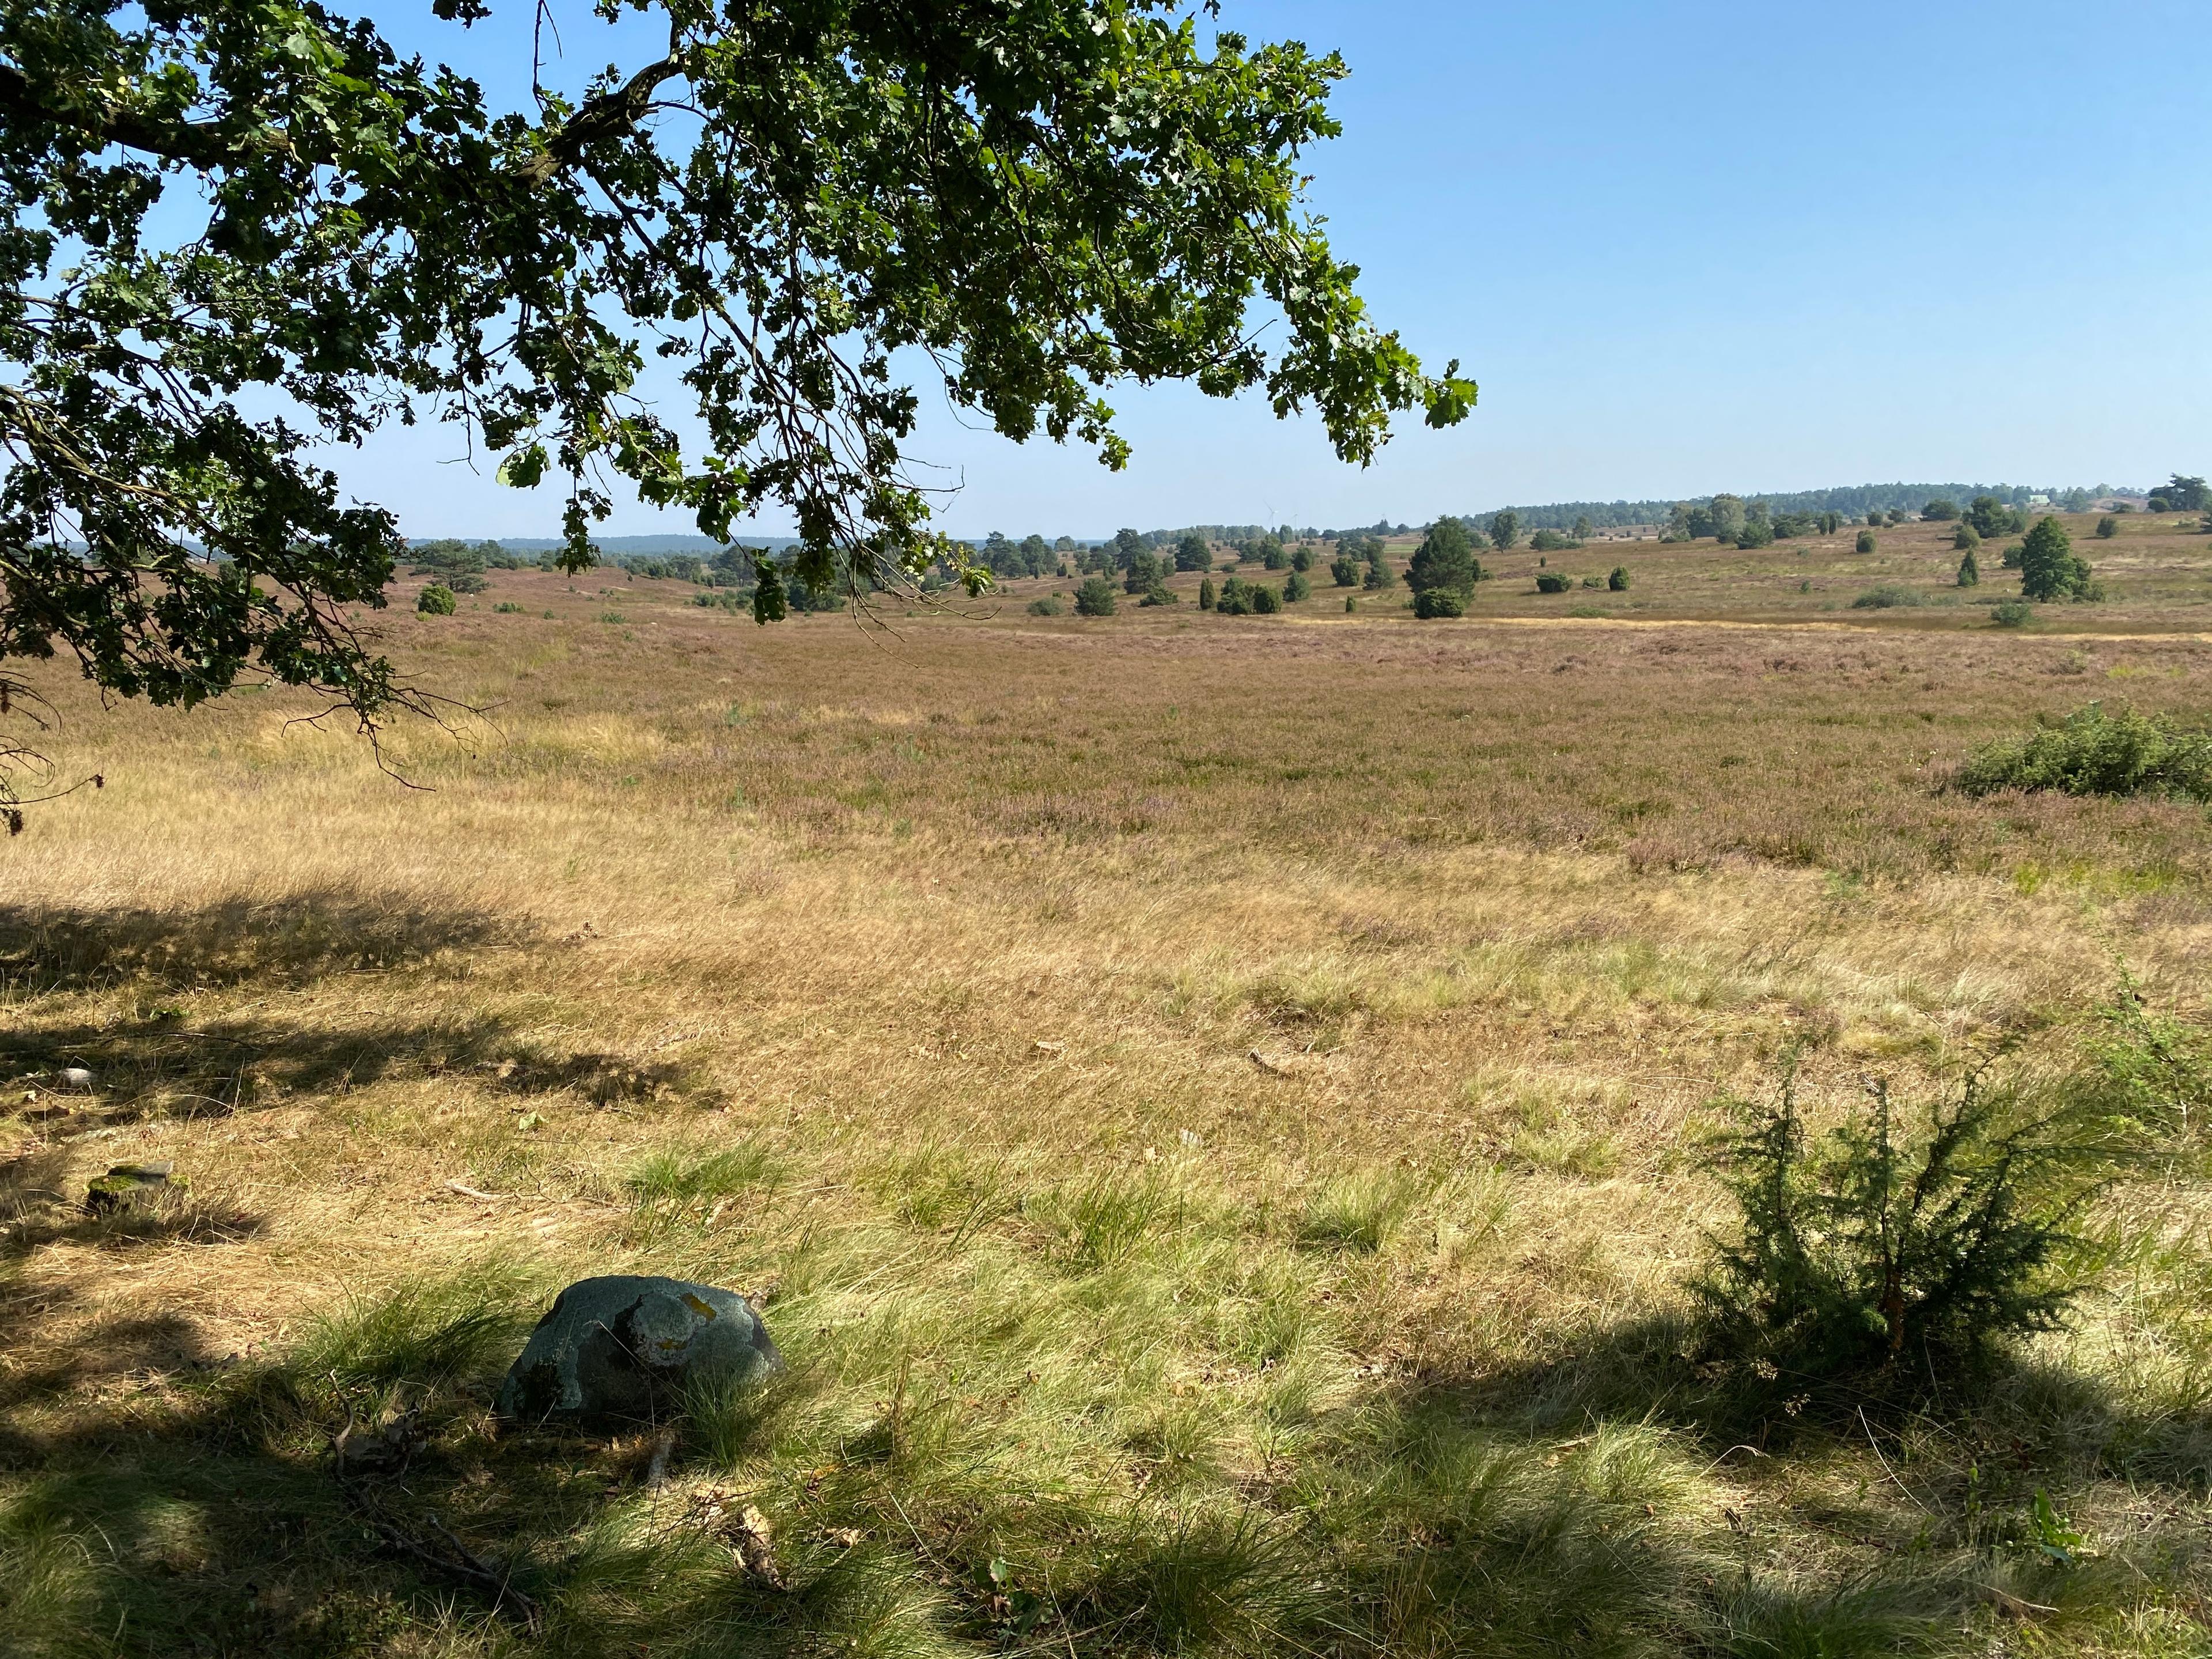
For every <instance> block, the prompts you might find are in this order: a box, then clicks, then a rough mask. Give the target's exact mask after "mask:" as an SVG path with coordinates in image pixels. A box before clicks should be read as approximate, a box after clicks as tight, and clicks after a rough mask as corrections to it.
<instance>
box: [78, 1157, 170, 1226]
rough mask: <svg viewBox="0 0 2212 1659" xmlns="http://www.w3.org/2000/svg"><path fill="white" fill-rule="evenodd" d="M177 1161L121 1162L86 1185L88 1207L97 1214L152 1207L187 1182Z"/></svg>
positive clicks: (86, 1203) (86, 1205)
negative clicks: (180, 1172) (89, 1184)
mask: <svg viewBox="0 0 2212 1659" xmlns="http://www.w3.org/2000/svg"><path fill="white" fill-rule="evenodd" d="M176 1169H177V1166H176V1165H175V1164H170V1163H161V1164H117V1165H116V1166H115V1167H114V1168H113V1169H112V1170H109V1171H108V1172H107V1173H106V1175H104V1176H100V1179H99V1180H97V1181H95V1182H93V1183H92V1185H91V1186H90V1187H88V1188H86V1189H85V1194H84V1207H85V1208H86V1209H88V1210H89V1211H91V1212H92V1213H93V1214H94V1215H112V1214H114V1213H115V1212H117V1211H118V1210H145V1209H151V1208H152V1207H153V1206H155V1204H157V1203H158V1202H160V1201H161V1197H162V1195H163V1194H167V1193H175V1192H182V1191H183V1190H184V1189H185V1185H186V1184H187V1183H186V1182H185V1178H184V1177H183V1176H180V1175H179V1174H177V1173H176Z"/></svg>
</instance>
